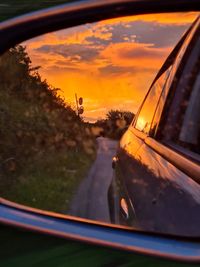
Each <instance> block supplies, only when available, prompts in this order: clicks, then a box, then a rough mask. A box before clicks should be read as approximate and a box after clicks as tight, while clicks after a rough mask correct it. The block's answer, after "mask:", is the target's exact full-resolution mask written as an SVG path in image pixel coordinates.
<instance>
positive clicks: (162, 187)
mask: <svg viewBox="0 0 200 267" xmlns="http://www.w3.org/2000/svg"><path fill="white" fill-rule="evenodd" d="M199 21H200V19H199V20H197V21H196V23H195V24H194V25H193V27H192V28H191V30H190V32H189V34H188V36H187V38H186V39H185V41H184V43H183V44H182V47H180V49H179V51H178V52H177V53H176V54H177V55H176V56H177V58H174V62H171V63H173V64H172V65H173V66H172V69H171V70H170V71H171V74H170V76H169V78H168V80H167V82H166V85H165V87H163V88H164V89H163V92H162V95H161V98H160V100H159V101H160V102H159V104H158V106H157V111H156V113H155V116H154V117H153V119H154V120H153V123H152V125H151V127H152V128H153V131H152V130H150V133H149V134H145V133H142V132H140V131H138V130H137V129H135V122H133V123H132V125H131V126H130V127H129V129H128V131H127V132H126V133H125V134H124V136H123V137H122V139H121V141H120V147H119V150H118V153H117V158H118V161H117V164H116V169H117V172H116V183H117V184H119V185H120V186H118V198H119V201H118V205H119V208H118V211H119V214H118V217H119V218H121V219H119V220H118V221H119V222H120V221H121V222H122V224H125V225H129V226H133V227H135V228H137V227H138V228H140V229H144V230H147V231H155V232H160V233H169V234H178V235H185V236H197V235H198V236H199V234H200V229H199V225H200V184H199V183H197V182H199V180H198V178H199V165H198V163H197V164H196V166H195V167H194V168H196V171H197V175H192V174H193V173H192V172H189V169H188V170H186V171H185V172H184V167H183V170H182V169H181V168H179V167H178V166H176V165H175V164H173V162H171V160H169V159H166V158H165V157H163V155H161V154H160V153H159V151H158V150H156V149H153V148H152V147H151V146H149V144H148V142H146V140H147V139H148V138H149V137H148V136H149V135H151V134H153V135H154V134H155V132H156V131H155V130H156V129H157V128H158V127H159V122H160V120H162V117H161V114H162V111H163V109H164V108H165V104H166V101H167V97H168V93H169V91H170V90H171V87H172V86H173V83H174V80H176V79H175V75H176V73H177V72H178V71H179V67H180V65H181V64H182V60H183V59H184V57H185V54H186V53H187V50H188V46H189V44H190V42H191V40H192V38H193V34H194V33H195V31H197V30H198V27H199V26H198V25H199ZM172 53H173V52H172ZM168 61H169V59H167V61H166V62H168ZM164 65H166V63H165V64H164ZM161 74H162V73H161ZM161 74H160V76H161ZM176 77H177V76H176ZM158 78H159V76H157V79H158ZM154 82H155V83H156V80H155V81H154ZM152 87H153V85H152V86H151V88H152ZM151 88H150V90H151ZM179 98H180V97H179ZM176 105H177V103H176ZM138 113H140V110H139V112H138ZM137 116H138V115H136V119H135V121H136V120H137ZM152 128H151V129H152ZM154 138H155V139H156V135H155V136H154ZM155 142H156V143H157V147H159V146H161V143H160V141H159V140H158V141H156V140H155ZM168 148H169V150H170V149H171V150H173V151H175V153H176V150H175V149H173V147H171V148H170V146H168ZM177 153H178V152H177ZM183 156H184V155H183ZM192 163H193V161H192V162H191V164H192ZM194 164H195V163H194ZM194 164H193V165H194ZM185 169H186V168H185ZM196 181H197V182H196ZM122 198H125V199H126V203H127V205H128V207H129V213H130V214H132V213H133V212H134V214H135V217H134V218H132V216H131V215H130V216H129V217H128V218H127V219H126V220H124V216H123V214H122V212H121V211H122V208H121V203H120V201H121V199H122ZM130 203H131V205H132V206H133V208H134V210H133V209H132V208H131V205H130ZM130 218H132V219H130Z"/></svg>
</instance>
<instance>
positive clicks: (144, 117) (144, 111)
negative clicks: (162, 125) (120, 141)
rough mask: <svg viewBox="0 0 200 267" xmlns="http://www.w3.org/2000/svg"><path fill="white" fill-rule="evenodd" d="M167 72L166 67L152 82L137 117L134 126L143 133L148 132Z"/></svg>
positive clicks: (167, 75)
mask: <svg viewBox="0 0 200 267" xmlns="http://www.w3.org/2000/svg"><path fill="white" fill-rule="evenodd" d="M169 73H170V71H169V69H167V70H166V71H165V72H164V73H163V74H162V75H161V76H160V77H159V78H158V80H157V81H156V82H155V83H154V84H153V86H152V87H151V89H150V90H149V92H148V94H147V96H146V99H145V101H144V103H143V106H142V108H141V110H140V113H139V115H138V117H137V120H136V124H135V128H136V129H137V130H139V131H141V132H144V133H145V134H148V133H149V130H150V127H151V122H152V119H153V116H154V113H155V110H156V107H157V104H158V101H159V99H160V96H161V93H162V90H163V88H164V87H165V84H166V81H167V79H168V77H169Z"/></svg>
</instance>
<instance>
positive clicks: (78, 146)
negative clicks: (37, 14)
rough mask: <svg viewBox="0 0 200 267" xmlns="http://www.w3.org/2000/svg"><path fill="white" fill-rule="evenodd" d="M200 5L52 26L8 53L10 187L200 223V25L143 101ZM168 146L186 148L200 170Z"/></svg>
mask: <svg viewBox="0 0 200 267" xmlns="http://www.w3.org/2000/svg"><path fill="white" fill-rule="evenodd" d="M197 15H198V14H196V13H179V14H157V15H155V14H153V15H143V16H131V17H122V18H117V19H110V20H106V21H100V22H97V23H92V24H85V25H81V26H78V27H73V28H69V29H63V30H61V31H57V32H53V33H47V34H45V35H42V36H39V37H37V38H34V39H31V40H27V41H26V42H23V43H22V44H19V45H17V46H15V47H13V48H10V49H9V51H7V52H6V53H4V54H3V55H2V56H1V57H0V148H1V149H0V195H1V197H2V198H5V199H7V200H10V201H14V202H16V203H19V204H23V205H27V206H30V207H34V208H39V209H42V210H47V211H53V212H57V213H62V214H66V215H73V216H75V217H79V218H85V219H90V220H95V221H99V222H106V223H112V224H118V225H123V226H128V227H133V228H135V229H140V230H145V231H155V232H161V233H168V234H175V235H199V234H200V229H199V225H200V185H199V183H198V177H197V176H198V173H199V172H198V171H199V169H198V168H199V154H200V145H199V144H200V141H199V140H200V138H199V136H200V134H199V128H200V126H199V125H200V118H199V111H200V110H199V104H198V103H199V102H198V101H195V99H199V96H200V89H199V87H200V86H199V84H200V80H199V61H198V62H197V60H199V58H198V57H199V50H198V51H197V47H200V46H198V42H199V36H198V35H197V36H196V37H195V38H194V37H193V35H194V32H195V31H196V29H197V26H193V28H194V29H192V30H193V32H192V30H191V31H190V32H189V33H188V35H187V37H186V38H185V40H184V42H183V43H182V44H181V46H179V49H176V53H174V57H173V58H172V59H171V61H170V60H169V62H168V64H167V65H166V67H165V68H164V69H163V71H162V72H161V73H160V75H159V76H158V77H157V79H156V81H155V82H154V84H153V86H152V87H151V90H150V91H149V93H148V95H147V97H146V100H145V102H144V104H143V105H142V106H141V104H142V103H143V100H144V98H145V95H146V94H147V92H148V90H149V88H150V86H151V84H152V82H153V80H154V78H155V76H156V74H157V73H158V71H159V70H160V68H161V66H162V65H163V63H164V61H165V60H166V58H167V57H168V55H169V54H170V52H171V51H172V50H173V49H174V47H175V45H176V44H177V42H178V41H179V40H180V38H181V37H182V36H183V34H184V33H185V32H186V31H187V30H188V29H189V27H190V26H191V24H192V23H193V22H194V20H195V19H196V17H197ZM195 27H196V28H195ZM192 38H193V39H194V40H195V41H194V40H193V39H192ZM191 43H192V45H193V46H191ZM180 47H181V48H180ZM195 49H196V50H195ZM192 51H196V52H195V53H196V54H195V55H196V56H194V55H193V54H192ZM190 57H193V61H192V62H193V63H190V64H189V63H188V62H191V60H189V59H190ZM182 62H184V64H183V63H182ZM176 73H178V74H176ZM188 73H189V74H191V75H185V74H188ZM188 76H190V77H192V78H191V79H192V81H189V80H188V79H189V78H188ZM183 79H185V82H184V85H183V81H182V80H183ZM174 83H175V85H174ZM172 84H173V88H175V89H171V87H170V86H171V85H172ZM188 84H189V85H190V86H189V87H188ZM186 85H187V86H186ZM180 86H182V87H181V88H182V89H180ZM188 88H189V89H188ZM191 88H192V90H191ZM177 90H179V92H181V95H179V94H178V93H177ZM171 92H173V93H171ZM174 99H175V100H176V101H175V100H174ZM166 103H167V104H166ZM138 110H139V112H138ZM164 111H165V112H164ZM136 114H137V115H136ZM163 114H167V115H166V116H165V117H163V116H164V115H163ZM170 114H171V115H170ZM161 126H162V127H161ZM163 129H164V130H163ZM149 136H151V140H152V139H153V140H154V142H155V143H156V145H157V147H156V146H155V147H153V148H152V145H151V144H150V142H149V143H148V140H149ZM147 139H148V140H147ZM146 140H147V141H146ZM158 147H160V149H161V148H162V149H163V151H164V152H163V153H165V150H164V148H166V147H167V148H168V149H169V150H171V151H172V152H173V153H174V154H173V155H181V157H182V159H185V160H186V161H187V163H188V162H190V163H191V164H193V165H192V166H193V167H194V166H196V168H197V171H196V173H197V174H195V175H194V177H193V174H192V172H191V173H188V172H187V170H186V171H185V169H184V167H182V166H180V165H181V164H182V162H181V161H180V164H178V163H177V162H176V160H179V159H176V157H175V156H174V158H175V161H172V159H168V158H167V157H165V156H163V155H162V153H161V152H158V151H160V150H159V148H158ZM163 147H164V148H163ZM188 164H189V163H188ZM183 165H184V164H183ZM199 179H200V177H199Z"/></svg>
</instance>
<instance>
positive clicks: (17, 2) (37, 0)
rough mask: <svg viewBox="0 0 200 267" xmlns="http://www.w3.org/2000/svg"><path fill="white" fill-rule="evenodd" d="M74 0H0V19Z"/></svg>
mask: <svg viewBox="0 0 200 267" xmlns="http://www.w3.org/2000/svg"><path fill="white" fill-rule="evenodd" d="M68 2H74V0H0V21H3V20H7V19H9V18H12V17H15V16H19V15H22V14H25V13H28V12H32V11H36V10H40V9H43V8H49V7H53V6H56V5H59V4H65V3H68Z"/></svg>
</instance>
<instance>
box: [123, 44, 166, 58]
mask: <svg viewBox="0 0 200 267" xmlns="http://www.w3.org/2000/svg"><path fill="white" fill-rule="evenodd" d="M120 57H122V58H127V59H131V58H132V59H136V60H137V59H140V58H145V59H151V58H152V59H156V58H158V59H160V58H162V57H163V50H158V49H155V47H153V48H151V47H143V46H142V45H141V47H140V46H138V47H137V46H135V47H133V48H131V47H129V48H126V49H120Z"/></svg>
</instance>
